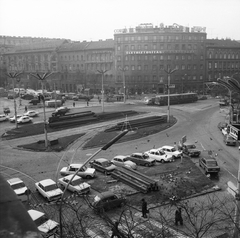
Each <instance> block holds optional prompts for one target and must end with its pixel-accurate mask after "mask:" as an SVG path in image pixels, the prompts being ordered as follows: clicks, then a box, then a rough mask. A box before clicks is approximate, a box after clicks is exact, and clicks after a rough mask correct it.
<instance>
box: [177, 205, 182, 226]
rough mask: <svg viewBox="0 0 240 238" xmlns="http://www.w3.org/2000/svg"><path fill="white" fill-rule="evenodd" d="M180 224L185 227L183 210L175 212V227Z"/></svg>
mask: <svg viewBox="0 0 240 238" xmlns="http://www.w3.org/2000/svg"><path fill="white" fill-rule="evenodd" d="M178 222H179V223H180V225H183V219H182V209H181V208H177V210H176V212H175V225H176V226H178Z"/></svg>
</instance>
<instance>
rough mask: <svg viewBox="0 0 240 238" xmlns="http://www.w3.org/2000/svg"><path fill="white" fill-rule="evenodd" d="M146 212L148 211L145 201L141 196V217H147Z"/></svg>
mask: <svg viewBox="0 0 240 238" xmlns="http://www.w3.org/2000/svg"><path fill="white" fill-rule="evenodd" d="M147 212H148V209H147V202H146V201H145V199H144V198H143V199H142V217H143V218H147Z"/></svg>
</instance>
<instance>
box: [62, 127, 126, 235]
mask: <svg viewBox="0 0 240 238" xmlns="http://www.w3.org/2000/svg"><path fill="white" fill-rule="evenodd" d="M127 133H128V130H124V131H122V132H121V133H120V134H119V135H117V136H116V137H114V138H113V139H112V140H111V141H109V142H108V143H107V144H106V145H104V146H103V147H102V148H100V149H98V150H97V151H96V152H95V153H94V154H92V155H91V156H90V157H89V158H88V159H87V160H86V161H85V162H84V163H83V164H82V166H80V167H79V168H78V170H77V171H75V173H74V174H73V176H72V178H71V179H70V180H69V182H68V183H67V186H66V187H65V189H64V191H63V193H62V196H61V200H60V205H59V224H60V238H63V230H62V228H63V227H62V204H63V198H64V194H65V193H66V191H67V189H68V186H69V184H70V183H71V182H72V180H73V179H74V177H75V176H76V175H77V174H78V172H79V171H80V169H81V168H82V167H83V166H85V165H86V164H87V163H88V162H89V161H90V160H91V159H92V158H93V157H94V156H96V155H97V154H98V153H99V152H101V151H102V150H107V149H108V148H109V147H110V146H112V145H113V144H114V143H116V142H117V141H118V140H120V139H121V138H122V137H123V136H124V135H126V134H127Z"/></svg>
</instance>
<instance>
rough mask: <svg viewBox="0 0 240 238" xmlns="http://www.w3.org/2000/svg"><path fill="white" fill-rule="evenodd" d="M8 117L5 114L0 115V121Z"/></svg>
mask: <svg viewBox="0 0 240 238" xmlns="http://www.w3.org/2000/svg"><path fill="white" fill-rule="evenodd" d="M7 119H8V118H7V117H6V116H5V115H0V121H6V120H7Z"/></svg>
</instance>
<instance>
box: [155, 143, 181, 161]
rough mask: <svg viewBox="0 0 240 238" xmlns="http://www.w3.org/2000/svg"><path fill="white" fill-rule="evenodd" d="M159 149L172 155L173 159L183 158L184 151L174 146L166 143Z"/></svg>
mask: <svg viewBox="0 0 240 238" xmlns="http://www.w3.org/2000/svg"><path fill="white" fill-rule="evenodd" d="M159 150H163V151H164V152H165V153H166V154H168V155H171V156H172V157H173V159H176V158H181V156H182V152H181V151H178V150H176V149H175V148H174V147H173V146H169V145H165V146H163V147H160V148H159Z"/></svg>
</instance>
